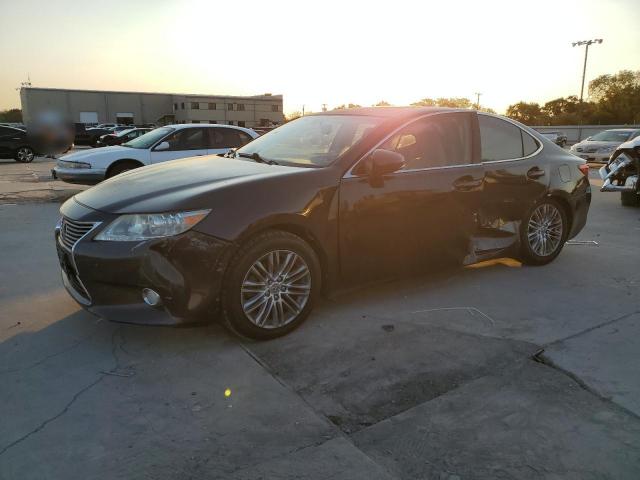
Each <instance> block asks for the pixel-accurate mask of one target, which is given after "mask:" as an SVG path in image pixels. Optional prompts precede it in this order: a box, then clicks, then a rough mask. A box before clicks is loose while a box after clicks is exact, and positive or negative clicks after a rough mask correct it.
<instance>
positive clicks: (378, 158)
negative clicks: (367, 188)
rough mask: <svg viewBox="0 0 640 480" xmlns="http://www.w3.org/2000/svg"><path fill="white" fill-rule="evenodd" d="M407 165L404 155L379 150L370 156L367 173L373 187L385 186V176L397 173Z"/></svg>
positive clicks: (366, 164)
mask: <svg viewBox="0 0 640 480" xmlns="http://www.w3.org/2000/svg"><path fill="white" fill-rule="evenodd" d="M404 165H405V160H404V155H402V154H401V153H397V152H392V151H390V150H383V149H381V148H378V149H376V150H374V151H373V153H371V155H369V158H368V159H367V161H366V163H365V173H367V174H368V175H369V183H370V184H371V186H372V187H381V186H382V185H384V178H383V177H384V176H385V175H387V174H389V173H393V172H397V171H398V170H400V169H401V168H402V167H404Z"/></svg>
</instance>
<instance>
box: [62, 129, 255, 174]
mask: <svg viewBox="0 0 640 480" xmlns="http://www.w3.org/2000/svg"><path fill="white" fill-rule="evenodd" d="M256 137H258V134H257V133H256V132H254V131H253V130H251V129H249V128H243V127H233V126H230V125H209V124H181V125H168V126H166V127H160V128H156V129H154V130H151V131H150V132H147V133H145V134H144V135H142V136H140V137H138V138H134V139H133V140H130V141H128V142H126V143H123V144H122V145H114V146H109V147H104V148H101V149H99V150H84V151H80V152H74V153H70V154H68V155H64V156H62V157H60V159H59V160H58V163H57V165H56V167H55V168H54V169H53V170H52V171H51V173H52V175H53V177H54V178H59V179H61V180H64V181H65V182H69V183H79V184H84V185H93V184H96V183H98V182H101V181H102V180H105V179H107V178H111V177H114V176H116V175H118V174H120V173H123V172H126V171H128V170H133V169H135V168H139V167H144V166H145V165H152V164H155V163H160V162H166V161H168V160H176V159H179V158H186V157H196V156H204V155H214V154H215V155H223V154H226V153H228V152H229V151H230V150H232V149H234V148H238V147H242V146H243V145H246V144H247V143H249V142H250V141H251V140H253V139H254V138H256Z"/></svg>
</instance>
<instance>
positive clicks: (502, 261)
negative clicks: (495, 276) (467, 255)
mask: <svg viewBox="0 0 640 480" xmlns="http://www.w3.org/2000/svg"><path fill="white" fill-rule="evenodd" d="M496 265H503V266H505V267H511V268H518V267H521V266H522V262H519V261H518V260H516V259H515V258H506V257H505V258H495V259H493V260H485V261H484V262H478V263H474V264H473V265H467V267H466V268H485V267H495V266H496Z"/></svg>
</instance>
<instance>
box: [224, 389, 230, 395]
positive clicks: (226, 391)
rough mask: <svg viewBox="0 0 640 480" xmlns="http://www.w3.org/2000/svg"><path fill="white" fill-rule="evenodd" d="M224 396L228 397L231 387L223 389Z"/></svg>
mask: <svg viewBox="0 0 640 480" xmlns="http://www.w3.org/2000/svg"><path fill="white" fill-rule="evenodd" d="M224 396H225V397H230V396H231V389H230V388H227V389H226V390H225V391H224Z"/></svg>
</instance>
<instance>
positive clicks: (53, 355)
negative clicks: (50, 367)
mask: <svg viewBox="0 0 640 480" xmlns="http://www.w3.org/2000/svg"><path fill="white" fill-rule="evenodd" d="M95 334H96V332H92V333H90V334H89V335H85V336H84V337H82V338H80V339H78V340H76V341H75V342H74V343H73V344H71V345H70V346H68V347H67V348H64V349H62V350H59V351H57V352H55V353H52V354H50V355H47V356H46V357H44V358H41V359H40V360H38V361H36V362H34V363H32V364H30V365H27V366H26V367H18V368H10V369H7V370H0V375H5V374H7V373H16V372H24V371H27V370H31V369H32V368H35V367H37V366H38V365H42V364H43V363H45V362H47V361H48V360H50V359H52V358H55V357H57V356H59V355H63V354H65V353H67V352H70V351H71V350H73V349H74V348H76V347H78V346H80V345H81V344H83V343H84V342H86V341H87V340H89V339H91V337H93V336H94V335H95Z"/></svg>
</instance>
